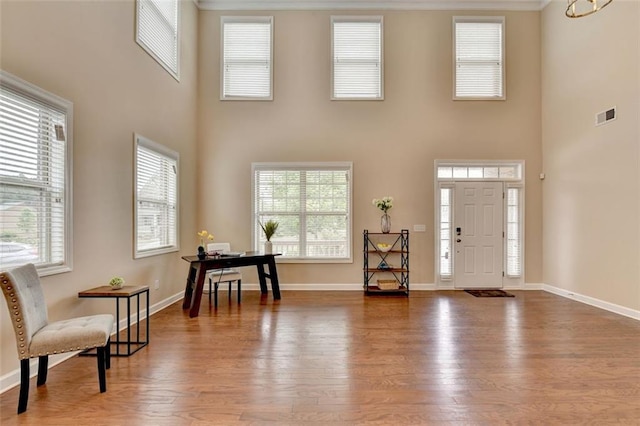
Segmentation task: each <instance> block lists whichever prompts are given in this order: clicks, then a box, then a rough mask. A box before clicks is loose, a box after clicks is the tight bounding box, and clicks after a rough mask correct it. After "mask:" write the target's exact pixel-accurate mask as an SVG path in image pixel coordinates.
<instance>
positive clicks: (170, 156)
mask: <svg viewBox="0 0 640 426" xmlns="http://www.w3.org/2000/svg"><path fill="white" fill-rule="evenodd" d="M135 143H136V149H135V160H134V163H135V164H134V168H135V175H134V176H135V181H134V191H135V208H134V210H135V211H134V216H135V220H134V222H135V244H134V245H135V247H134V257H135V258H140V257H147V256H153V255H156V254H162V253H169V252H173V251H177V250H178V249H179V247H178V161H179V156H178V153H176V152H174V151H172V150H170V149H168V148H165V147H164V146H162V145H159V144H157V143H155V142H153V141H151V140H149V139H146V138H144V137H142V136H140V135H135Z"/></svg>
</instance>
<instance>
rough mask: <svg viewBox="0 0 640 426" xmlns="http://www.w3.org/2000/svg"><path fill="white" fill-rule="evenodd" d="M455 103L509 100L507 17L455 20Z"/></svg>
mask: <svg viewBox="0 0 640 426" xmlns="http://www.w3.org/2000/svg"><path fill="white" fill-rule="evenodd" d="M453 27H454V31H453V39H454V57H455V64H454V65H455V66H454V74H455V78H454V99H497V100H501V99H505V90H504V17H468V16H454V17H453Z"/></svg>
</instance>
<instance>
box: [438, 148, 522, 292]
mask: <svg viewBox="0 0 640 426" xmlns="http://www.w3.org/2000/svg"><path fill="white" fill-rule="evenodd" d="M441 167H442V168H449V167H452V168H453V167H456V168H460V169H462V168H468V169H469V170H472V169H473V170H474V171H477V170H478V169H480V168H492V169H493V168H503V169H504V170H505V171H506V172H509V170H511V171H513V172H514V173H513V175H511V173H503V174H502V176H501V175H500V173H498V175H497V176H496V177H492V178H490V177H484V176H482V177H469V175H474V174H475V173H467V177H462V176H460V177H453V176H451V177H443V176H441V175H439V173H438V170H439V169H440V168H441ZM524 176H525V162H524V160H435V161H434V182H435V188H434V193H435V196H434V199H435V200H434V206H435V207H434V212H435V214H434V216H435V218H434V219H435V222H434V228H433V229H434V230H435V232H434V234H435V238H434V243H435V250H434V265H435V268H434V269H435V282H436V287H437V288H453V281H454V279H455V277H454V273H455V268H454V266H455V265H453V260H452V263H451V274H450V275H448V276H446V275H443V274H442V273H441V264H440V261H441V259H440V254H441V246H440V242H441V236H440V226H441V204H440V202H441V200H440V194H441V192H440V190H441V189H442V188H448V189H450V190H451V199H450V206H451V208H450V215H451V217H450V219H451V222H450V223H453V212H454V210H455V183H456V182H469V181H476V182H502V183H503V185H504V193H505V197H506V196H507V195H506V194H507V191H508V189H510V188H517V189H518V190H519V191H518V195H519V200H518V221H519V229H518V231H519V235H520V273H519V274H509V273H508V271H507V266H508V265H507V260H508V259H507V256H508V251H507V249H508V247H507V244H508V215H507V213H508V205H507V204H508V203H507V200H506V198H505V200H504V203H503V212H504V216H503V217H504V221H503V231H504V235H505V237H504V239H503V246H504V256H503V271H504V273H505V275H504V278H503V283H504V284H505V286H506V287H511V288H516V287H518V288H519V287H522V286H524V275H525V234H524V230H525V222H524V220H525V214H524V212H525V205H524V200H525V193H524V190H525V178H524ZM453 228H454V227H453V226H451V227H450V229H449V233H450V235H449V241H453V240H454V238H455V236H454V230H453ZM450 249H451V250H453V244H451V246H450ZM450 256H451V259H453V256H452V254H451V255H450Z"/></svg>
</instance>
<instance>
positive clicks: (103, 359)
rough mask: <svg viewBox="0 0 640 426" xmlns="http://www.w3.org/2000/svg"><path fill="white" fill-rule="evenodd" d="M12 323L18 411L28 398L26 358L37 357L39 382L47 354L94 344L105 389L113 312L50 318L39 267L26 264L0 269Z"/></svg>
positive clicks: (42, 380)
mask: <svg viewBox="0 0 640 426" xmlns="http://www.w3.org/2000/svg"><path fill="white" fill-rule="evenodd" d="M0 287H2V292H3V293H4V297H5V300H6V302H7V307H8V308H9V315H10V316H11V321H12V323H13V330H14V332H15V335H16V343H17V347H18V358H19V359H20V397H19V400H18V414H20V413H23V412H24V411H26V410H27V401H28V399H29V376H30V373H29V359H30V358H36V357H37V358H38V359H39V362H38V382H37V384H38V386H42V385H44V384H45V383H46V381H47V369H48V362H49V355H53V354H61V353H65V352H73V351H82V350H85V349H93V348H96V351H97V359H98V380H99V383H100V392H101V393H102V392H105V391H106V390H107V380H106V372H105V370H106V369H108V368H110V367H111V359H110V358H111V353H110V350H109V337H110V335H111V330H112V329H113V321H114V320H113V315H111V314H105V315H92V316H86V317H79V318H73V319H67V320H62V321H56V322H49V319H48V313H47V305H46V303H45V300H44V293H43V291H42V285H41V284H40V279H39V277H38V271H37V270H36V268H35V266H34V265H33V264H27V265H24V266H20V267H17V268H14V269H11V270H9V271H6V272H0Z"/></svg>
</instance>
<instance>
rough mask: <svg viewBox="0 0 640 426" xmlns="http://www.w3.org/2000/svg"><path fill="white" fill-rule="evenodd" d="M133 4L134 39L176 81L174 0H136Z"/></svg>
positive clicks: (176, 10) (177, 16)
mask: <svg viewBox="0 0 640 426" xmlns="http://www.w3.org/2000/svg"><path fill="white" fill-rule="evenodd" d="M136 5H137V13H136V17H137V19H136V42H137V43H138V44H139V45H140V46H141V47H142V48H143V49H144V50H146V51H147V53H149V54H150V55H151V56H152V57H153V58H154V59H155V60H156V61H158V63H159V64H160V65H162V67H164V69H166V70H167V71H168V72H169V74H171V75H172V76H173V77H174V78H175V79H176V80H178V81H179V79H180V52H179V46H180V42H179V34H180V7H179V2H178V0H137V2H136Z"/></svg>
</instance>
